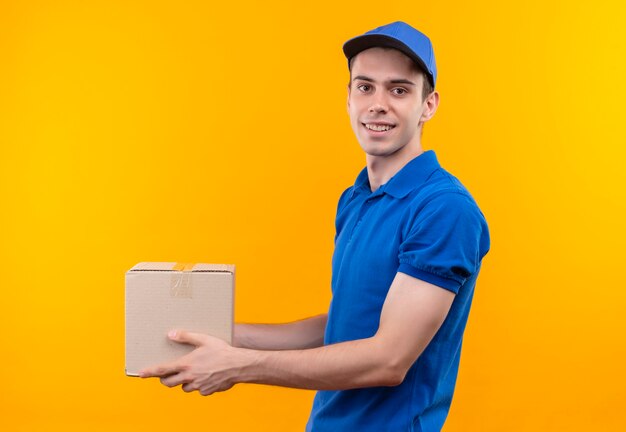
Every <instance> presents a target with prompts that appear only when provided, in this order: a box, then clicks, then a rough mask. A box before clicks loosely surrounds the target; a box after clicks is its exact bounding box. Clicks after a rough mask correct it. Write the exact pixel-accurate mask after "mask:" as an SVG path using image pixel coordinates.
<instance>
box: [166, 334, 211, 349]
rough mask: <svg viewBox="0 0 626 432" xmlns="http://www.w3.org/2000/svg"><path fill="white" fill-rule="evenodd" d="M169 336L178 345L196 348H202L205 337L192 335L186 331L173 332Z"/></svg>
mask: <svg viewBox="0 0 626 432" xmlns="http://www.w3.org/2000/svg"><path fill="white" fill-rule="evenodd" d="M167 336H168V337H169V338H170V339H171V340H173V341H175V342H178V343H184V344H189V345H194V346H197V347H198V346H200V345H202V344H203V342H204V335H203V334H201V333H192V332H188V331H184V330H171V331H170V332H169V333H168V334H167Z"/></svg>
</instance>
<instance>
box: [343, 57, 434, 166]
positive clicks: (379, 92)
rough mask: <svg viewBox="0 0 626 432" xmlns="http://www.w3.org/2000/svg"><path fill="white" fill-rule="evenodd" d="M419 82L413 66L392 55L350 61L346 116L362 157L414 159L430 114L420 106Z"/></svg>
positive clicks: (425, 105)
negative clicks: (422, 124)
mask: <svg viewBox="0 0 626 432" xmlns="http://www.w3.org/2000/svg"><path fill="white" fill-rule="evenodd" d="M423 79H424V77H423V76H422V74H421V73H420V72H419V71H418V70H417V68H416V67H415V65H414V63H413V61H412V60H411V59H410V58H409V57H407V56H405V55H404V54H403V53H401V52H400V51H397V50H395V49H384V48H370V49H367V50H365V51H362V52H360V53H359V54H358V55H357V56H356V57H355V58H354V60H353V63H352V69H351V81H350V84H349V88H348V113H349V114H350V123H351V125H352V129H353V130H354V134H355V135H356V138H357V140H358V141H359V144H360V145H361V147H362V148H363V150H364V151H365V153H366V154H368V155H370V156H380V157H385V156H391V155H394V154H396V153H397V152H400V153H405V154H407V155H409V154H411V155H413V156H415V155H417V154H419V152H420V151H421V145H420V129H421V124H420V122H423V121H426V120H428V119H429V118H430V117H431V116H432V114H434V110H431V106H430V105H429V98H427V99H426V100H424V101H422V85H423V82H422V80H423ZM434 108H435V109H436V106H435V107H434ZM431 111H432V113H431Z"/></svg>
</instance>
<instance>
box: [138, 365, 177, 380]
mask: <svg viewBox="0 0 626 432" xmlns="http://www.w3.org/2000/svg"><path fill="white" fill-rule="evenodd" d="M181 370H183V369H182V366H181V365H180V364H179V363H166V364H162V365H157V366H152V367H149V368H146V369H144V370H141V371H139V376H140V377H141V378H151V377H165V376H168V375H172V374H175V373H177V372H180V371H181Z"/></svg>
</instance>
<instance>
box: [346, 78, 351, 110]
mask: <svg viewBox="0 0 626 432" xmlns="http://www.w3.org/2000/svg"><path fill="white" fill-rule="evenodd" d="M346 109H347V110H348V113H350V84H348V97H347V100H346Z"/></svg>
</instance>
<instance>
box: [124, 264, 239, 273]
mask: <svg viewBox="0 0 626 432" xmlns="http://www.w3.org/2000/svg"><path fill="white" fill-rule="evenodd" d="M182 270H186V271H192V272H225V273H235V266H234V265H232V264H206V263H195V264H194V263H176V262H140V263H138V264H136V265H135V266H133V268H131V269H130V270H129V271H131V272H135V271H182Z"/></svg>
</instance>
